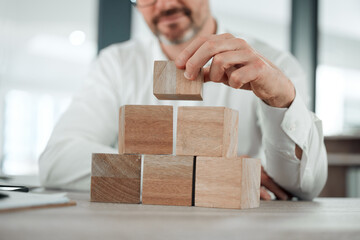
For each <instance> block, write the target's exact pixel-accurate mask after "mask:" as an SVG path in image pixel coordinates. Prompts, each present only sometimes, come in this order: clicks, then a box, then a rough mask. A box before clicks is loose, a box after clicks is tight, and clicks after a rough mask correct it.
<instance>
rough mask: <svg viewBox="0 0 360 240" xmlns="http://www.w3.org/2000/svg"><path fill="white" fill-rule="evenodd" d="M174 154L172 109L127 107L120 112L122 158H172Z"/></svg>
mask: <svg viewBox="0 0 360 240" xmlns="http://www.w3.org/2000/svg"><path fill="white" fill-rule="evenodd" d="M172 152H173V107H172V106H153V105H125V106H122V107H121V108H120V117H119V153H120V154H124V153H139V154H172Z"/></svg>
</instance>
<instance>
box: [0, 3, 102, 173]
mask: <svg viewBox="0 0 360 240" xmlns="http://www.w3.org/2000/svg"><path fill="white" fill-rule="evenodd" d="M97 3H98V2H97V0H77V1H71V0H63V1H56V0H31V1H27V0H17V1H10V0H0V156H1V159H0V163H1V165H2V171H3V173H5V174H36V173H37V172H38V167H37V159H38V157H39V155H40V153H41V152H42V151H43V149H44V147H45V145H46V143H47V141H48V138H49V136H50V134H51V131H52V128H53V126H54V125H55V123H56V121H57V120H58V118H59V116H60V115H61V113H63V111H64V110H65V109H66V108H67V106H68V105H69V103H70V101H71V96H72V95H73V93H74V92H75V91H77V90H78V88H79V86H80V84H81V82H82V80H83V79H84V77H85V76H86V73H87V71H88V66H89V63H91V61H92V60H93V59H94V58H95V56H96V50H97V49H96V31H97V27H96V26H97Z"/></svg>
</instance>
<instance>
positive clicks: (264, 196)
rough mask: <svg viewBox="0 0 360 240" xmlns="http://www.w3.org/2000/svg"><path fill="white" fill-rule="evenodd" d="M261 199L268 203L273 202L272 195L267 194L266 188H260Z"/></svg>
mask: <svg viewBox="0 0 360 240" xmlns="http://www.w3.org/2000/svg"><path fill="white" fill-rule="evenodd" d="M260 199H263V200H267V201H269V200H271V196H270V194H269V193H268V192H267V190H266V188H264V187H260Z"/></svg>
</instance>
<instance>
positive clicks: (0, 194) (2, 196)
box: [0, 193, 9, 199]
mask: <svg viewBox="0 0 360 240" xmlns="http://www.w3.org/2000/svg"><path fill="white" fill-rule="evenodd" d="M7 197H9V195H7V194H5V193H0V199H3V198H7Z"/></svg>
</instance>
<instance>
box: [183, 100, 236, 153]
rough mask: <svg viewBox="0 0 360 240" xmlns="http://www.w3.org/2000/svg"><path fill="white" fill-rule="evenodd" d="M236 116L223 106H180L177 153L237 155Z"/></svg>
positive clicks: (233, 111) (234, 112)
mask: <svg viewBox="0 0 360 240" xmlns="http://www.w3.org/2000/svg"><path fill="white" fill-rule="evenodd" d="M238 115H239V114H238V112H237V111H235V110H232V109H228V108H225V107H179V108H178V120H177V136H176V155H178V156H180V155H188V156H211V157H222V156H226V157H234V156H236V154H237V146H238V122H239V116H238Z"/></svg>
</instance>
